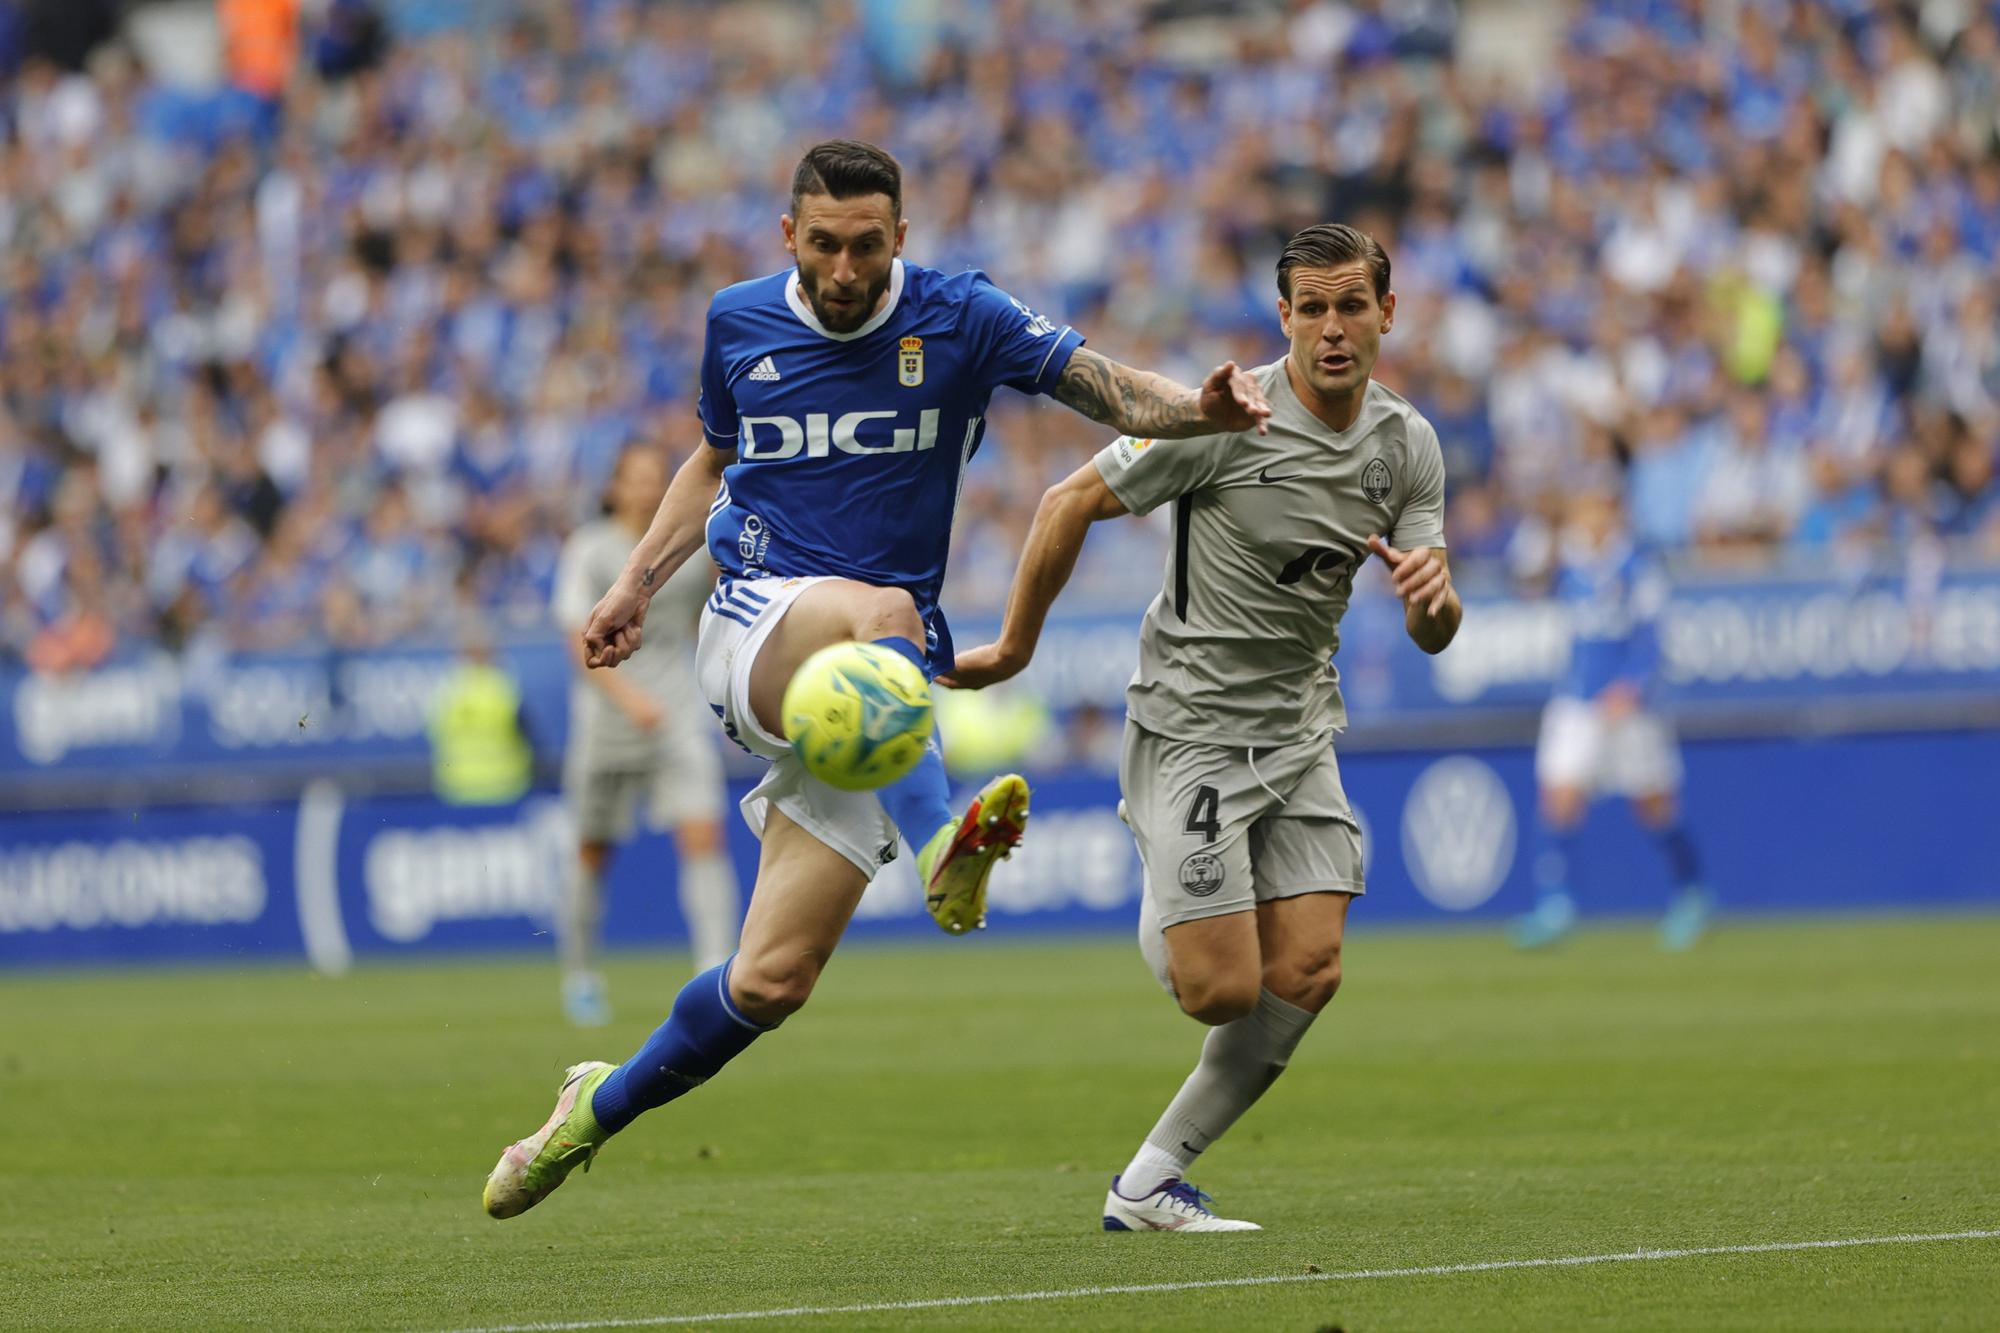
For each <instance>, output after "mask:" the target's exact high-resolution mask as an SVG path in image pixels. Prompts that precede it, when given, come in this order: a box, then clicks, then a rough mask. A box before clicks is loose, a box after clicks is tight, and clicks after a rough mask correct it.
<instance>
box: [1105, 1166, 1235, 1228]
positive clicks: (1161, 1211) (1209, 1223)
mask: <svg viewBox="0 0 2000 1333" xmlns="http://www.w3.org/2000/svg"><path fill="white" fill-rule="evenodd" d="M1213 1202H1215V1201H1214V1200H1213V1199H1212V1198H1210V1197H1209V1196H1208V1195H1206V1194H1204V1193H1202V1192H1201V1191H1200V1190H1198V1189H1196V1188H1195V1187H1194V1186H1192V1185H1190V1184H1188V1183H1187V1182H1186V1181H1185V1180H1169V1181H1168V1182H1167V1183H1166V1184H1164V1185H1162V1186H1160V1187H1159V1188H1158V1189H1156V1190H1154V1191H1153V1192H1152V1193H1151V1194H1148V1195H1147V1196H1146V1197H1145V1198H1143V1199H1128V1198H1126V1197H1125V1196H1124V1195H1122V1194H1120V1193H1119V1192H1118V1177H1117V1176H1113V1177H1111V1192H1110V1193H1109V1194H1106V1195H1105V1196H1104V1229H1105V1230H1106V1231H1262V1230H1263V1229H1264V1228H1262V1227H1260V1226H1258V1225H1257V1224H1256V1223H1255V1222H1239V1221H1236V1220H1235V1219H1234V1218H1228V1217H1217V1216H1216V1215H1215V1214H1214V1213H1212V1212H1210V1211H1209V1207H1208V1205H1209V1204H1211V1203H1213Z"/></svg>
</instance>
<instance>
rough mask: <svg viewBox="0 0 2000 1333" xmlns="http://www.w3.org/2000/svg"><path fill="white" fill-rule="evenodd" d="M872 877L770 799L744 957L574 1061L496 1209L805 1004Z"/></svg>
mask: <svg viewBox="0 0 2000 1333" xmlns="http://www.w3.org/2000/svg"><path fill="white" fill-rule="evenodd" d="M867 887H868V876H867V875H866V874H865V873H864V872H863V871H862V870H861V868H860V867H859V866H857V865H855V864H854V862H853V861H852V860H851V859H850V858H849V857H848V856H846V855H845V854H844V853H841V852H838V851H835V850H834V849H833V848H831V847H828V846H827V845H826V844H825V843H823V842H821V841H820V840H819V839H817V838H815V837H813V836H812V835H811V834H810V833H808V832H806V830H804V829H803V828H801V827H799V825H798V824H796V823H795V822H793V820H792V819H791V818H790V817H789V816H787V815H786V814H785V813H784V812H783V811H782V810H779V809H776V808H775V807H774V808H772V809H771V810H770V811H769V812H768V813H767V814H766V816H765V824H764V850H763V856H762V859H761V860H760V862H759V864H758V869H757V886H756V888H755V889H754V890H753V891H752V893H751V898H750V911H749V914H748V916H747V917H746V918H745V919H744V922H743V938H742V945H741V947H740V948H739V950H738V952H737V955H736V956H735V957H734V958H732V959H730V960H729V961H727V962H725V963H722V964H720V965H718V966H716V967H712V968H710V969H708V970H707V971H705V972H701V973H699V974H697V975H696V976H695V978H694V979H693V980H692V981H689V982H688V983H687V985H685V986H683V987H682V988H681V991H680V994H679V995H677V996H676V997H675V998H674V1007H673V1012H672V1013H670V1014H669V1015H668V1016H667V1021H666V1022H664V1023H662V1024H661V1025H660V1026H659V1027H658V1028H657V1029H656V1030H655V1031H654V1032H653V1035H652V1036H650V1037H648V1038H647V1039H646V1043H645V1045H643V1046H641V1047H640V1048H639V1050H638V1051H637V1052H636V1053H635V1054H633V1055H632V1057H631V1058H630V1059H628V1060H626V1061H625V1063H623V1064H621V1065H617V1066H615V1067H614V1066H612V1065H608V1064H603V1063H599V1062H590V1063H586V1064H580V1065H575V1066H572V1067H571V1069H570V1070H569V1073H568V1077H567V1078H566V1079H565V1080H564V1082H563V1085H562V1088H561V1090H560V1092H559V1093H558V1095H557V1099H556V1108H555V1111H554V1113H553V1114H551V1116H550V1117H549V1119H548V1121H547V1122H546V1123H545V1124H544V1125H543V1126H542V1127H541V1129H540V1130H538V1131H537V1132H536V1133H534V1134H532V1135H530V1136H529V1137H528V1138H525V1139H522V1140H521V1141H520V1142H518V1143H515V1144H514V1145H512V1146H511V1147H509V1148H508V1149H507V1151H506V1152H505V1153H503V1154H501V1157H500V1161H499V1164H498V1165H496V1166H495V1167H494V1168H493V1173H492V1175H491V1176H489V1177H488V1178H487V1182H486V1195H485V1202H486V1211H487V1212H488V1213H489V1214H491V1215H492V1216H494V1217H498V1218H505V1217H514V1216H516V1215H518V1214H520V1213H523V1212H526V1211H527V1210H528V1209H530V1208H532V1207H534V1206H535V1205H536V1204H537V1203H540V1202H541V1201H542V1200H543V1199H544V1198H546V1197H547V1196H548V1195H549V1194H550V1193H551V1192H552V1191H553V1190H555V1188H556V1187H557V1186H559V1185H561V1184H562V1183H563V1181H564V1180H566V1179H567V1178H568V1177H569V1174H570V1173H571V1172H572V1171H573V1170H575V1169H576V1168H577V1167H578V1166H584V1167H586V1168H587V1167H588V1166H589V1164H590V1162H591V1160H592V1159H594V1158H595V1157H596V1156H597V1152H598V1150H599V1149H600V1148H602V1147H603V1146H604V1144H605V1142H606V1141H608V1140H609V1139H610V1138H611V1136H612V1135H613V1134H616V1133H618V1131H620V1130H622V1129H624V1128H625V1127H626V1126H627V1125H629V1124H631V1123H632V1121H634V1120H635V1119H637V1118H638V1117H639V1116H640V1115H641V1114H643V1113H644V1112H646V1111H649V1110H652V1109H654V1108H656V1107H660V1106H664V1105H666V1104H667V1103H668V1102H670V1101H673V1100H674V1099H675V1098H677V1097H681V1096H683V1095H685V1094H687V1093H688V1092H691V1091H693V1090H694V1089H695V1088H698V1087H700V1086H701V1085H702V1084H703V1083H706V1082H707V1081H708V1080H709V1079H711V1078H713V1077H714V1076H715V1075H716V1074H717V1073H718V1072H720V1071H721V1069H722V1067H723V1066H724V1065H726V1064H728V1063H729V1061H731V1060H733V1059H734V1058H736V1056H738V1055H740V1054H742V1053H743V1051H745V1050H746V1049H748V1048H749V1046H750V1044H751V1043H752V1042H754V1041H755V1040H756V1039H757V1038H758V1037H760V1036H762V1035H763V1034H764V1033H766V1032H769V1031H770V1030H771V1029H772V1028H775V1027H776V1026H777V1025H778V1024H779V1023H781V1022H783V1021H784V1020H785V1019H786V1018H787V1017H789V1016H790V1015H791V1014H793V1013H796V1012H797V1011H798V1010H799V1009H800V1008H801V1007H802V1006H803V1005H804V1004H805V1002H806V999H807V997H808V996H810V995H811V994H812V989H813V986H814V985H815V984H816V983H817V982H818V980H819V974H820V971H821V969H823V968H824V967H825V966H826V961H827V959H828V958H830V957H831V956H832V954H833V950H834V946H835V945H837V944H838V943H839V942H840V937H841V935H842V933H843V932H845V931H846V929H847V923H848V921H849V920H851V919H852V918H853V916H854V908H855V906H856V904H858V903H859V902H860V901H861V894H862V891H863V890H865V889H866V888H867Z"/></svg>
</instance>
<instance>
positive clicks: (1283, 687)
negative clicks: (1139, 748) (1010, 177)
mask: <svg viewBox="0 0 2000 1333" xmlns="http://www.w3.org/2000/svg"><path fill="white" fill-rule="evenodd" d="M1251 373H1252V374H1254V375H1256V377H1257V379H1258V382H1259V383H1261V384H1262V385H1263V386H1264V393H1265V396H1266V397H1268V398H1269V399H1270V401H1271V419H1270V423H1269V424H1270V434H1269V435H1268V436H1262V435H1259V434H1257V432H1256V431H1254V430H1252V431H1241V432H1234V433H1231V434H1227V435H1207V436H1199V437H1196V438H1194V439H1186V440H1134V439H1131V438H1130V437H1120V438H1119V439H1117V440H1114V441H1112V442H1111V443H1110V444H1109V445H1107V446H1105V448H1104V449H1103V450H1101V451H1100V452H1099V453H1098V455H1097V458H1096V463H1097V470H1098V473H1099V474H1100V475H1101V476H1102V477H1103V478H1104V481H1105V484H1106V485H1107V486H1109V487H1110V488H1111V492H1112V494H1114V495H1116V496H1117V497H1118V499H1119V501H1120V503H1122V504H1123V505H1124V506H1125V507H1126V508H1127V509H1129V510H1131V511H1132V512H1133V513H1135V514H1143V513H1146V512H1148V511H1149V510H1151V509H1153V508H1154V507H1156V506H1158V505H1161V504H1165V503H1167V502H1169V501H1171V502H1172V503H1173V505H1174V514H1173V518H1174V531H1173V544H1172V549H1171V550H1170V551H1169V553H1168V556H1167V571H1166V586H1165V587H1163V588H1162V589H1161V590H1160V595H1159V596H1158V597H1155V598H1154V599H1153V604H1152V605H1151V606H1150V607H1148V608H1147V609H1146V619H1145V623H1144V624H1143V625H1142V626H1141V628H1140V631H1139V671H1138V674H1137V675H1135V676H1134V677H1133V678H1132V684H1131V686H1130V687H1129V688H1128V689H1127V690H1126V692H1125V700H1126V707H1127V710H1128V712H1129V713H1130V715H1131V717H1132V719H1133V721H1135V722H1137V723H1139V724H1140V725H1141V726H1143V727H1145V728H1146V729H1147V730H1149V731H1152V732H1156V733H1158V734H1159V735H1162V736H1171V737H1174V738H1176V739H1180V740H1193V741H1211V742H1215V743H1218V744H1224V745H1280V744H1285V743H1288V742H1292V741H1297V740H1301V739H1304V738H1308V737H1311V736H1314V735H1319V734H1325V733H1331V732H1333V731H1335V730H1338V729H1339V728H1341V727H1344V726H1345V725H1346V724H1347V712H1346V709H1345V708H1344V707H1343V706H1342V704H1341V701H1340V688H1339V675H1338V673H1337V672H1336V671H1335V669H1334V666H1333V655H1334V653H1335V652H1336V651H1338V650H1339V648H1340V618H1341V616H1342V614H1344V613H1345V612H1346V610H1347V596H1348V592H1349V590H1350V589H1351V587H1352V585H1353V580H1354V572H1355V570H1356V569H1357V568H1359V566H1360V564H1361V561H1362V560H1363V559H1364V558H1365V557H1366V556H1367V554H1368V539H1369V538H1370V537H1373V536H1376V535H1378V534H1379V535H1381V536H1383V537H1384V538H1385V539H1386V540H1387V541H1388V542H1389V544H1390V545H1392V546H1395V547H1397V548H1399V549H1401V550H1409V549H1411V548H1412V547H1418V546H1443V545H1444V455H1443V453H1442V451H1441V450H1440V449H1439V448H1438V437H1437V432H1436V431H1435V430H1433V429H1432V428H1431V424H1430V423H1429V422H1428V421H1425V420H1424V419H1423V417H1422V416H1421V415H1420V414H1419V413H1418V412H1417V410H1416V409H1415V408H1413V407H1411V406H1410V405H1409V403H1407V402H1405V401H1404V400H1403V399H1402V398H1400V397H1398V396H1397V395H1396V394H1394V393H1392V392H1391V391H1389V390H1388V389H1385V388H1383V387H1382V386H1381V385H1379V384H1376V383H1373V382H1372V381H1371V382H1370V383H1369V385H1368V388H1367V391H1366V393H1365V394H1364V396H1363V398H1362V402H1361V412H1360V414H1359V415H1358V416H1356V417H1355V419H1354V424H1353V425H1351V426H1349V427H1348V428H1347V429H1346V430H1344V431H1335V430H1333V429H1331V428H1330V427H1328V426H1327V425H1326V423H1325V422H1323V421H1321V420H1320V419H1319V418H1317V417H1315V416H1313V414H1312V413H1311V412H1308V411H1307V410H1306V408H1305V406H1304V404H1302V403H1300V402H1299V399H1298V395H1296V394H1295V393H1293V392H1292V387H1291V381H1290V380H1289V378H1288V377H1287V376H1286V374H1285V363H1284V362H1283V361H1278V362H1275V363H1274V364H1272V365H1268V366H1260V367H1259V368H1257V369H1256V370H1254V371H1252V372H1251Z"/></svg>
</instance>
